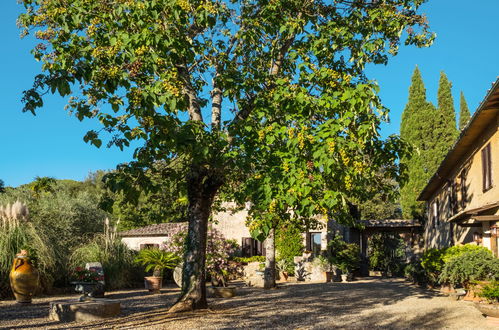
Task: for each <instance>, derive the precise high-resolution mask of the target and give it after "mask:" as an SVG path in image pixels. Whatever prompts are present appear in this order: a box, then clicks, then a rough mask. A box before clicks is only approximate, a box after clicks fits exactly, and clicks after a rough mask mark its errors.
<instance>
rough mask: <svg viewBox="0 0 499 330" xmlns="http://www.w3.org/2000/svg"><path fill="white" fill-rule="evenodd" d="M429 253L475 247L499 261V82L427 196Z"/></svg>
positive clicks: (424, 198) (424, 193)
mask: <svg viewBox="0 0 499 330" xmlns="http://www.w3.org/2000/svg"><path fill="white" fill-rule="evenodd" d="M418 199H419V200H420V201H425V202H426V210H427V214H426V218H427V221H426V225H425V231H424V239H425V248H442V247H447V246H452V245H457V244H466V243H472V242H474V243H475V244H478V245H483V246H485V247H487V248H489V249H490V250H491V251H492V252H493V253H494V254H495V255H496V256H497V255H498V249H497V246H498V242H497V226H498V225H499V80H498V81H496V82H495V83H494V84H493V86H492V88H491V89H490V90H489V91H488V93H487V95H486V97H485V99H484V100H483V101H482V103H481V104H480V106H479V107H478V109H477V110H476V112H475V114H474V115H473V117H472V118H471V120H470V122H469V123H468V125H467V126H466V127H465V128H464V129H463V131H462V132H461V134H460V136H459V138H458V140H457V142H456V143H455V144H454V146H453V147H452V149H451V150H450V151H449V152H448V154H447V155H446V157H445V158H444V160H443V161H442V163H441V164H440V166H439V168H438V170H437V172H436V173H435V174H434V175H433V177H432V178H431V179H430V181H429V182H428V184H427V185H426V187H425V188H424V189H423V191H422V192H421V194H420V196H419V198H418Z"/></svg>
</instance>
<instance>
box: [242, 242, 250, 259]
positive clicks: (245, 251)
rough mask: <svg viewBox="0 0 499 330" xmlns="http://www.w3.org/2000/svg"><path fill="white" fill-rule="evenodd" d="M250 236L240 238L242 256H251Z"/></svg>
mask: <svg viewBox="0 0 499 330" xmlns="http://www.w3.org/2000/svg"><path fill="white" fill-rule="evenodd" d="M251 243H252V238H251V237H243V238H242V253H241V254H242V256H243V257H246V258H247V257H251V250H252V249H251V248H252V246H251V245H252V244H251Z"/></svg>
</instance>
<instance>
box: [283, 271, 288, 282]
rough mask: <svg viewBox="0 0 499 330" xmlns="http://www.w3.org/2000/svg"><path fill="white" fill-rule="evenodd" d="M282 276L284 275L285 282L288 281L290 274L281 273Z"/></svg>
mask: <svg viewBox="0 0 499 330" xmlns="http://www.w3.org/2000/svg"><path fill="white" fill-rule="evenodd" d="M281 274H282V277H283V279H284V281H287V280H288V277H289V274H288V272H281Z"/></svg>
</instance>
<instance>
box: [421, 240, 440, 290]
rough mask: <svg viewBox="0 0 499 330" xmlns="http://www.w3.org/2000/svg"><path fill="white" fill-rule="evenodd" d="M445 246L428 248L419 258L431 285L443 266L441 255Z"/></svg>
mask: <svg viewBox="0 0 499 330" xmlns="http://www.w3.org/2000/svg"><path fill="white" fill-rule="evenodd" d="M445 250H446V248H443V249H428V250H426V251H425V252H424V253H423V257H422V258H421V266H422V267H423V269H424V270H425V272H426V277H427V279H428V282H429V283H430V284H432V285H434V284H436V283H437V282H438V277H439V276H440V273H441V272H442V268H443V267H444V260H443V257H444V255H445Z"/></svg>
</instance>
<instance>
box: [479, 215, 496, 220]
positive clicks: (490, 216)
mask: <svg viewBox="0 0 499 330" xmlns="http://www.w3.org/2000/svg"><path fill="white" fill-rule="evenodd" d="M472 218H473V219H475V220H476V221H499V215H475V216H472Z"/></svg>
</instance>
